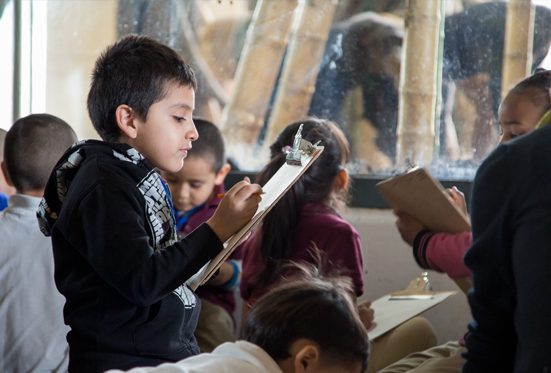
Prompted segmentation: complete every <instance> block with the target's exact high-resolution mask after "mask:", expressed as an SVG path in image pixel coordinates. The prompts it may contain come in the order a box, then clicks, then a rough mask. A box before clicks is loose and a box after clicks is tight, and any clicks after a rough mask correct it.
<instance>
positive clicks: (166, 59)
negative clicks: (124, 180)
mask: <svg viewBox="0 0 551 373" xmlns="http://www.w3.org/2000/svg"><path fill="white" fill-rule="evenodd" d="M196 88H197V81H196V79H195V75H194V73H193V70H192V69H191V67H190V66H189V65H187V64H186V63H185V62H184V61H183V60H182V58H181V57H180V56H179V55H178V54H177V53H176V52H175V51H174V50H172V49H171V48H169V47H167V46H166V45H163V44H161V43H159V42H157V41H155V40H153V39H151V38H149V37H146V36H136V35H129V36H126V37H124V38H122V39H120V40H119V41H118V42H116V43H115V44H113V45H111V46H109V47H108V48H107V49H106V50H105V51H104V52H103V54H102V55H101V56H100V57H99V58H98V60H97V61H96V64H95V67H94V70H93V72H92V83H91V87H90V92H89V94H88V112H89V114H90V118H91V120H92V123H93V125H94V127H95V129H96V131H97V132H98V134H99V135H100V136H101V138H102V139H103V140H105V141H108V142H120V143H126V144H128V145H130V146H132V147H133V148H135V149H136V150H138V151H139V152H140V153H141V154H142V155H143V156H144V157H145V158H146V159H147V160H148V161H149V162H150V163H151V165H152V166H154V167H158V168H160V169H161V170H164V171H167V172H177V171H179V170H180V169H181V168H182V165H183V160H184V158H185V156H186V155H187V152H188V151H189V150H190V149H191V142H192V141H194V140H195V139H196V138H197V131H196V130H195V126H194V125H193V119H192V115H193V110H194V108H195V89H196Z"/></svg>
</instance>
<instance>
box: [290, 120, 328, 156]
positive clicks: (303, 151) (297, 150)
mask: <svg viewBox="0 0 551 373" xmlns="http://www.w3.org/2000/svg"><path fill="white" fill-rule="evenodd" d="M303 126H304V124H302V123H301V124H300V126H299V127H298V131H297V133H296V135H295V139H294V141H293V147H292V148H290V149H288V150H287V155H286V156H285V163H287V164H290V165H295V166H302V158H301V157H302V155H307V156H311V155H312V154H314V151H316V149H317V148H318V145H319V144H320V143H321V141H317V142H316V143H315V144H312V143H311V142H310V141H308V140H304V139H303V138H302V127H303ZM286 148H287V147H286Z"/></svg>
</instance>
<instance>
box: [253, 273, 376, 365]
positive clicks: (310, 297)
mask: <svg viewBox="0 0 551 373" xmlns="http://www.w3.org/2000/svg"><path fill="white" fill-rule="evenodd" d="M303 268H306V267H303ZM312 268H313V267H312ZM308 272H310V273H314V270H313V269H309V270H308V269H307V270H305V271H304V272H303V274H302V275H301V276H300V277H296V278H293V279H288V280H286V281H285V282H284V283H282V284H281V285H279V286H277V287H276V288H274V289H273V290H272V291H270V292H269V293H267V294H266V295H264V296H263V297H261V298H260V299H259V300H258V302H256V303H255V305H254V306H253V308H252V309H251V310H250V312H249V313H248V315H247V318H246V319H245V323H244V325H243V335H242V337H243V339H245V340H247V341H249V342H251V343H254V344H256V345H258V346H260V347H261V348H262V349H264V350H265V351H266V352H267V353H268V354H269V355H270V356H271V357H272V358H273V359H274V360H275V361H276V362H277V363H278V365H279V366H280V367H281V368H282V370H283V372H285V373H291V372H293V373H296V372H358V373H359V372H364V371H365V370H366V368H367V359H368V355H369V340H368V336H367V332H366V330H365V328H364V326H363V324H362V322H361V321H360V319H359V317H358V314H357V312H356V309H355V306H354V302H353V300H352V297H351V294H353V292H352V282H351V280H350V279H349V278H348V277H332V278H327V279H323V278H319V276H315V275H312V274H308Z"/></svg>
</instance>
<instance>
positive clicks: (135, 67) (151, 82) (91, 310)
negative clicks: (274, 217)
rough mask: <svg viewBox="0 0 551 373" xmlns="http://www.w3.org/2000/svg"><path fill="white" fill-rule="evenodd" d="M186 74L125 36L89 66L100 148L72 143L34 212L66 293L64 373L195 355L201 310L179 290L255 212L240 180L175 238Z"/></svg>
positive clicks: (189, 136)
mask: <svg viewBox="0 0 551 373" xmlns="http://www.w3.org/2000/svg"><path fill="white" fill-rule="evenodd" d="M196 86H197V83H196V79H195V76H194V73H193V71H192V70H191V68H190V67H189V66H188V65H187V64H186V63H184V62H183V61H182V59H181V58H180V57H179V56H178V55H177V54H176V53H175V52H174V51H173V50H172V49H170V48H168V47H167V46H164V45H162V44H160V43H158V42H156V41H154V40H152V39H150V38H147V37H142V36H127V37H125V38H123V39H121V40H120V41H118V42H117V43H115V44H114V45H112V46H110V47H109V48H107V50H106V51H105V52H104V53H103V54H102V56H101V57H100V58H99V59H98V60H97V62H96V65H95V68H94V71H93V75H92V84H91V88H90V92H89V95H88V111H89V114H90V118H91V120H92V123H93V125H94V127H95V129H96V130H97V132H98V133H99V134H100V136H101V137H102V139H103V140H104V141H94V140H88V141H85V142H81V143H79V144H76V145H75V146H73V147H72V148H71V149H70V150H69V151H68V152H67V153H66V154H65V155H64V156H63V157H62V159H61V160H60V161H59V162H58V164H57V165H56V167H55V169H54V171H53V173H52V175H51V177H50V180H49V182H48V185H47V187H46V190H45V194H44V199H43V201H42V203H41V207H40V208H39V212H38V214H39V221H40V223H41V229H42V230H43V232H44V233H45V234H47V235H51V237H52V243H53V251H54V261H55V280H56V285H57V287H58V289H59V290H60V292H61V293H62V294H63V295H64V296H65V298H66V303H65V308H64V318H65V323H66V324H68V325H69V326H70V327H71V331H70V332H69V333H68V335H67V340H68V342H69V347H70V360H69V371H73V372H99V371H105V370H107V369H111V368H118V369H129V368H132V367H135V366H153V365H157V364H160V363H162V362H169V361H178V360H180V359H183V358H185V357H188V356H191V355H194V354H197V353H198V352H199V349H198V347H197V342H196V340H195V337H194V336H193V332H194V330H195V326H196V324H197V316H198V314H199V308H200V306H199V305H200V302H199V299H198V298H197V297H196V296H195V294H194V293H193V292H192V291H191V290H190V289H189V288H188V287H187V286H186V285H185V282H186V280H187V279H188V278H189V277H191V276H192V275H193V274H194V273H196V272H197V271H198V270H199V269H200V268H201V267H202V266H203V265H204V264H205V263H206V262H207V261H208V260H209V259H211V258H212V257H213V256H215V255H216V254H217V253H218V252H219V251H220V250H221V249H222V243H223V242H224V241H225V240H226V239H228V238H229V237H230V236H231V235H232V234H233V233H235V232H236V231H237V230H239V229H240V228H241V227H243V226H244V225H245V224H246V223H247V222H248V221H249V220H250V218H251V217H252V216H253V214H254V213H255V211H256V209H257V206H258V202H259V201H260V193H261V187H260V186H259V185H257V184H250V182H249V181H248V180H243V181H240V182H239V183H237V184H236V185H235V186H234V187H233V188H231V189H230V190H229V191H228V193H226V196H225V197H224V199H223V200H222V201H221V203H220V206H219V207H218V209H217V211H216V213H215V214H214V215H213V216H212V217H211V218H210V219H209V220H208V221H207V222H206V223H205V224H203V225H201V226H200V227H199V228H197V229H196V230H195V231H194V232H192V233H191V234H190V235H188V236H187V237H185V238H184V239H182V240H179V239H178V235H177V232H176V229H175V223H174V212H173V209H172V205H171V202H170V195H169V192H168V187H167V186H166V184H165V182H164V181H163V180H162V179H161V178H160V176H159V174H158V173H157V170H156V168H158V169H161V170H164V171H167V172H177V171H178V170H179V169H180V168H181V167H182V166H183V161H184V158H185V157H186V155H187V152H188V151H189V150H190V149H191V147H192V142H193V141H194V140H195V139H197V131H196V129H195V126H194V124H193V120H192V114H193V109H194V106H195V89H196Z"/></svg>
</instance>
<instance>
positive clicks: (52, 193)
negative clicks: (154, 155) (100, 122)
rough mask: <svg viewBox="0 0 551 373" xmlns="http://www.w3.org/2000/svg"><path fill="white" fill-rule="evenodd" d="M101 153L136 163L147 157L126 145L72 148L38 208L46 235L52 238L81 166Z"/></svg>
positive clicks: (88, 144) (83, 144)
mask: <svg viewBox="0 0 551 373" xmlns="http://www.w3.org/2000/svg"><path fill="white" fill-rule="evenodd" d="M100 153H103V154H105V155H109V156H112V157H115V158H117V159H118V160H122V161H128V162H132V163H134V164H139V163H141V162H143V161H144V157H143V156H142V155H141V154H140V153H139V152H138V151H137V150H136V149H134V148H132V147H131V146H129V145H127V144H119V143H107V142H104V141H97V140H84V141H80V142H77V143H76V144H74V145H73V146H71V147H70V148H69V150H67V151H66V152H65V154H63V156H62V157H61V159H60V160H59V161H58V162H57V164H56V165H55V167H54V170H53V171H52V174H51V175H50V178H49V180H48V183H47V184H46V188H45V189H44V198H42V201H41V202H40V205H39V207H38V211H37V218H38V224H39V226H40V230H41V231H42V233H44V235H46V236H50V235H51V232H52V227H53V226H54V224H55V222H56V221H57V218H58V216H59V213H60V212H61V208H62V206H63V200H64V199H65V196H66V194H67V191H68V189H69V187H70V186H71V182H72V181H73V179H74V178H75V175H76V174H77V172H78V170H79V169H80V167H81V166H82V164H83V163H84V162H85V161H86V160H87V159H89V158H92V157H93V156H96V155H97V154H100Z"/></svg>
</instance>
